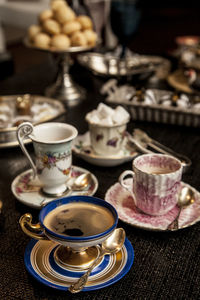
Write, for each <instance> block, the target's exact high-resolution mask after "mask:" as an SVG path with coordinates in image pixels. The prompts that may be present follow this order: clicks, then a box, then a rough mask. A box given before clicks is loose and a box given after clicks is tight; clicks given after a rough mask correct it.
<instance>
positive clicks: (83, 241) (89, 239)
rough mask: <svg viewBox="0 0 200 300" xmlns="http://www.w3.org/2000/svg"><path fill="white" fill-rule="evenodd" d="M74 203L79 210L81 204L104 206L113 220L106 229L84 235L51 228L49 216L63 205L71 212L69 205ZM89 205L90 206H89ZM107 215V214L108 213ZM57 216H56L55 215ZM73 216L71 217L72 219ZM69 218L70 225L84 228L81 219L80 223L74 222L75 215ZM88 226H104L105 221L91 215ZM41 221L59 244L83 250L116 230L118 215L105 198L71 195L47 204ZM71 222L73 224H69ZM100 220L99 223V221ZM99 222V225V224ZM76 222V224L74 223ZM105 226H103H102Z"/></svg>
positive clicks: (101, 240) (40, 216) (46, 231)
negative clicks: (65, 232) (60, 231)
mask: <svg viewBox="0 0 200 300" xmlns="http://www.w3.org/2000/svg"><path fill="white" fill-rule="evenodd" d="M72 204H75V205H76V210H77V211H78V210H79V206H81V205H84V204H86V205H89V206H90V205H91V206H93V207H94V206H95V207H96V208H100V209H101V208H102V209H103V210H101V211H104V210H105V212H106V213H107V212H108V213H109V215H110V216H111V217H112V222H111V223H110V225H109V226H108V227H107V228H106V230H103V231H100V232H98V233H97V234H94V235H88V236H87V235H86V236H85V235H84V236H73V235H70V236H68V235H65V234H63V233H59V232H56V231H55V230H52V227H51V228H50V227H49V226H48V225H47V224H45V219H46V218H47V216H48V215H49V214H50V213H52V212H54V211H55V209H58V208H59V209H61V210H62V207H63V208H64V210H65V211H66V213H68V214H69V213H70V212H69V209H68V207H70V208H71V207H72ZM89 206H88V207H89ZM106 216H107V215H106ZM54 217H55V216H54ZM70 218H71V219H70ZM70 218H69V219H68V226H69V227H70V226H72V227H73V226H78V228H80V229H81V228H82V224H81V220H78V223H76V224H75V223H73V221H74V219H73V218H74V215H73V214H72V216H71V217H70ZM88 219H89V220H88V221H87V222H88V226H89V227H90V226H95V225H96V226H97V227H98V226H99V227H100V228H101V226H104V224H102V222H103V221H101V218H98V219H96V220H94V218H93V216H92V215H90V217H89V218H88ZM39 222H40V224H41V226H42V227H43V228H44V232H45V235H46V236H47V237H48V239H50V240H53V241H55V242H58V243H59V244H61V245H63V246H67V247H70V248H72V249H73V250H77V251H78V250H80V249H81V251H82V250H83V249H85V248H87V247H92V246H96V245H98V244H101V243H102V242H103V241H104V240H105V239H107V238H108V237H109V236H110V235H111V234H112V233H113V231H114V230H115V228H116V226H117V223H118V215H117V212H116V210H115V208H114V207H113V206H112V205H110V204H109V203H107V202H105V201H104V200H101V199H99V198H96V197H92V196H69V197H65V198H61V199H57V200H54V201H52V202H50V203H49V204H47V205H46V206H45V207H43V208H42V210H41V212H40V215H39ZM70 222H71V224H72V225H69V224H70ZM98 222H99V223H98ZM97 223H98V225H97ZM74 224H75V225H74ZM102 228H103V227H102Z"/></svg>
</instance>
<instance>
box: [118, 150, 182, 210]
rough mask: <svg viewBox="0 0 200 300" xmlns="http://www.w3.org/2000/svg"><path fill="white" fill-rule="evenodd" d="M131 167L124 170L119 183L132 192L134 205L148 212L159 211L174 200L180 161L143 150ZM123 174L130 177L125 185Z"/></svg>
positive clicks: (178, 185)
mask: <svg viewBox="0 0 200 300" xmlns="http://www.w3.org/2000/svg"><path fill="white" fill-rule="evenodd" d="M132 168H133V171H131V170H127V171H124V172H123V173H122V174H121V175H120V177H119V182H120V184H121V185H122V186H123V187H124V188H125V189H127V190H129V191H130V192H131V193H132V194H133V199H134V202H135V205H136V206H137V208H138V209H139V210H141V211H142V212H144V213H146V214H149V215H154V216H157V215H163V214H165V213H167V212H168V211H170V210H171V209H172V208H173V207H174V206H175V205H176V204H177V202H178V194H179V190H180V182H181V177H182V164H181V162H180V161H179V160H178V159H176V158H174V157H172V156H169V155H164V154H143V155H140V156H138V157H137V158H135V159H134V160H133V165H132ZM126 176H132V177H133V184H132V185H128V184H127V183H126V181H125V180H124V179H125V177H126Z"/></svg>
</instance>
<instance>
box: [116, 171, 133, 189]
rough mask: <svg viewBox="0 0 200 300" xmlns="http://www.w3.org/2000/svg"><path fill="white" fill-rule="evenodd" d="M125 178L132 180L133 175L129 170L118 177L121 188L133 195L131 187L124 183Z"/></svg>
mask: <svg viewBox="0 0 200 300" xmlns="http://www.w3.org/2000/svg"><path fill="white" fill-rule="evenodd" d="M126 176H131V177H133V180H134V176H135V173H134V172H133V171H131V170H126V171H124V172H123V173H122V174H121V175H120V176H119V183H120V184H121V186H122V187H123V188H125V189H126V190H128V191H129V192H131V193H133V190H132V185H131V186H130V185H128V184H126V183H125V182H124V180H125V177H126Z"/></svg>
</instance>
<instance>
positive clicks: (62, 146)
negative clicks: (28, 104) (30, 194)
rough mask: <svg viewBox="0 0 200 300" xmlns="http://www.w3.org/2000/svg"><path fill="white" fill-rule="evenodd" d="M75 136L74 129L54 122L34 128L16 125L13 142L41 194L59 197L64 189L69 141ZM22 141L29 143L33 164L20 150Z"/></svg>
mask: <svg viewBox="0 0 200 300" xmlns="http://www.w3.org/2000/svg"><path fill="white" fill-rule="evenodd" d="M77 133H78V132H77V130H76V128H75V127H73V126H71V125H69V124H64V123H58V122H50V123H43V124H39V125H35V126H33V125H32V124H31V123H29V122H25V123H22V124H21V125H19V126H18V129H17V139H18V141H19V144H20V147H21V149H22V151H23V152H24V154H25V155H26V157H27V158H28V160H29V163H30V165H31V167H32V169H33V176H34V177H35V176H36V175H37V176H38V178H39V180H40V181H41V183H42V184H43V187H42V190H43V192H44V193H46V194H48V195H50V196H60V195H62V194H63V193H64V192H65V190H66V189H67V187H66V182H67V180H68V178H69V176H70V170H71V164H72V155H71V142H72V140H73V139H74V138H75V137H76V136H77ZM24 138H26V139H27V138H29V139H31V140H32V142H33V146H34V151H35V157H36V165H35V164H34V163H33V161H32V159H31V157H30V155H29V154H28V152H27V150H26V148H25V147H24V143H23V140H24Z"/></svg>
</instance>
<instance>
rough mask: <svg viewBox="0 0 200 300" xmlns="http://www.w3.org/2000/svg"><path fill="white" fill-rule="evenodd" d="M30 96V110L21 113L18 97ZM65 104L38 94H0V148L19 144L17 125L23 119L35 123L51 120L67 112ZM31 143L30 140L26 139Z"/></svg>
mask: <svg viewBox="0 0 200 300" xmlns="http://www.w3.org/2000/svg"><path fill="white" fill-rule="evenodd" d="M23 97H30V99H31V104H30V111H29V113H26V111H24V113H23V114H21V113H20V114H19V111H18V110H17V106H16V101H17V99H18V98H21V99H23ZM65 111H66V110H65V108H64V105H63V104H62V103H61V102H60V101H58V100H55V99H52V98H47V97H43V96H38V95H9V96H0V148H9V147H15V146H18V141H17V138H16V129H17V125H18V124H20V122H23V121H29V122H31V123H33V124H38V123H43V122H46V121H51V120H53V119H55V118H57V117H58V116H60V115H62V114H63V113H64V112H65ZM25 142H26V143H29V142H30V140H26V141H25Z"/></svg>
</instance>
